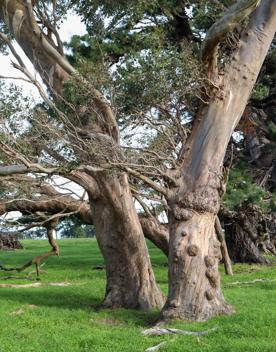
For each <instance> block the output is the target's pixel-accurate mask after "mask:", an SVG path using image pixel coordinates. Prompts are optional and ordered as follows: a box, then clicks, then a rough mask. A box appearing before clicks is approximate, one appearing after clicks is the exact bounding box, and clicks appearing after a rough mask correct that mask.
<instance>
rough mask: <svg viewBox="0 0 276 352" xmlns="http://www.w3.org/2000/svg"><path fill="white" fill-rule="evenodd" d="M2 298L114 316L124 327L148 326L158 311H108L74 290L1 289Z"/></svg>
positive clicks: (97, 300)
mask: <svg viewBox="0 0 276 352" xmlns="http://www.w3.org/2000/svg"><path fill="white" fill-rule="evenodd" d="M0 298H1V299H3V300H6V301H14V302H17V303H20V304H24V305H25V304H27V305H36V306H38V307H49V308H55V309H70V310H79V309H81V310H84V311H86V312H91V313H93V314H96V315H97V314H98V315H99V318H101V317H102V316H103V315H107V316H112V318H114V319H116V320H117V321H119V322H120V323H122V324H123V325H129V324H131V325H134V326H147V325H150V324H151V323H152V322H153V321H155V320H156V319H157V317H158V315H159V312H158V311H151V312H144V311H139V310H134V309H106V308H103V307H102V300H101V299H99V297H95V296H93V295H90V294H88V293H86V292H85V293H84V292H79V293H78V292H75V290H74V289H72V288H66V289H64V290H63V291H60V288H54V289H53V288H44V289H43V291H42V290H41V289H24V290H21V289H20V290H19V289H18V290H17V289H14V290H11V289H1V291H0Z"/></svg>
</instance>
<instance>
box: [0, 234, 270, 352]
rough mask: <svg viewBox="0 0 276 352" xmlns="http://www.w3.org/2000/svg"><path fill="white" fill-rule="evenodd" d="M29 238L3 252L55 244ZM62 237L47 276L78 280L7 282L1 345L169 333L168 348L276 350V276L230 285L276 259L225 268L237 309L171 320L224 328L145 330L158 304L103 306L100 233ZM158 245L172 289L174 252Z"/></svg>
mask: <svg viewBox="0 0 276 352" xmlns="http://www.w3.org/2000/svg"><path fill="white" fill-rule="evenodd" d="M23 243H24V246H25V249H24V250H22V251H17V252H15V253H13V252H0V262H1V263H4V264H5V265H15V264H22V263H24V261H26V260H27V259H30V258H32V256H35V255H36V254H38V253H41V252H43V251H45V250H48V248H49V247H48V244H47V241H27V240H26V241H23ZM59 244H60V247H61V251H62V255H61V257H60V258H56V257H52V258H49V259H48V260H47V263H46V265H45V266H44V267H43V269H44V270H45V271H47V273H45V274H43V276H42V282H43V283H47V282H65V281H66V282H70V283H71V285H70V286H68V287H51V286H43V287H39V288H30V289H15V288H12V289H10V288H9V289H8V288H0V352H19V351H20V352H31V351H35V352H44V351H45V352H46V351H47V352H78V351H83V352H85V351H93V352H94V351H95V352H96V351H97V352H98V351H99V352H107V351H108V352H113V351H114V352H117V351H118V352H119V351H120V352H122V351H123V352H128V351H129V352H140V351H141V352H142V351H145V350H146V349H147V348H148V347H152V346H155V345H157V344H159V343H160V342H162V341H168V342H167V344H166V345H165V346H164V347H163V348H162V349H161V351H164V352H166V351H167V352H168V351H174V352H176V351H181V352H185V351H189V352H191V351H195V352H197V351H203V352H204V351H206V352H207V351H210V352H211V351H212V352H222V351H223V352H230V351H231V352H242V351H244V352H253V351H254V352H257V351H258V352H273V351H276V281H271V282H269V281H267V282H258V283H255V284H254V285H251V286H229V287H227V283H229V282H232V281H251V280H254V279H258V278H265V279H271V280H272V279H276V267H275V265H274V266H270V267H260V266H256V265H252V266H250V265H235V266H234V272H235V275H234V277H225V275H224V274H223V275H222V276H223V277H222V286H223V291H224V294H225V296H226V298H227V300H228V302H230V303H231V304H232V305H233V306H234V307H235V309H236V313H235V314H233V315H231V316H221V317H217V318H214V319H212V320H210V321H208V322H205V323H192V324H190V323H183V322H175V323H173V324H171V327H176V328H180V329H185V330H193V331H196V330H206V329H209V328H213V327H217V331H215V332H212V333H210V334H209V335H207V336H204V337H200V338H197V337H194V336H179V335H177V336H166V337H164V336H163V337H142V336H141V331H142V329H143V328H145V326H146V325H147V324H148V323H149V322H150V321H151V320H153V319H154V318H155V317H157V315H158V312H152V313H150V314H148V313H143V312H138V311H134V310H123V309H120V310H109V309H101V307H100V303H101V300H102V298H103V295H104V288H105V273H104V270H100V271H99V270H93V269H92V268H93V267H94V266H97V265H98V266H99V265H102V264H103V259H102V257H101V255H100V253H99V250H98V247H97V244H96V241H95V240H94V239H78V240H77V239H76V240H75V239H73V240H61V241H59ZM150 253H151V257H152V262H153V266H154V270H155V274H156V277H157V281H158V282H159V284H160V286H161V287H162V289H163V290H164V291H165V292H166V291H167V268H166V258H165V256H164V255H162V253H161V252H160V251H159V250H158V249H156V248H154V247H153V246H150ZM30 270H33V268H32V269H30ZM30 270H29V271H30ZM221 272H222V273H223V268H222V267H221ZM12 275H17V274H14V273H13V274H12ZM20 275H24V273H21V274H20ZM4 276H7V273H4V272H1V271H0V283H17V284H18V283H30V281H27V280H14V279H13V280H12V279H10V280H3V278H4Z"/></svg>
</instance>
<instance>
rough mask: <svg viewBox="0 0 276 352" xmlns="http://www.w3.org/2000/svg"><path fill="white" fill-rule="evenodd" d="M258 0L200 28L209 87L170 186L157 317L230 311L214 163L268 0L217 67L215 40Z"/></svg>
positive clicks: (262, 29)
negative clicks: (165, 266)
mask: <svg viewBox="0 0 276 352" xmlns="http://www.w3.org/2000/svg"><path fill="white" fill-rule="evenodd" d="M258 3H259V2H258V1H240V2H238V4H237V5H234V6H233V7H232V8H230V9H229V11H228V13H226V15H225V16H224V17H223V18H222V19H221V20H220V21H219V22H218V23H215V24H214V25H213V27H211V29H210V31H209V33H208V34H207V36H206V42H205V45H204V47H203V48H204V49H203V52H202V55H203V61H204V62H206V63H207V74H208V76H209V77H210V79H211V80H212V81H213V84H214V85H215V86H216V87H217V88H215V90H213V91H210V92H209V101H208V104H206V105H203V106H202V108H201V109H200V110H199V112H198V114H197V118H196V121H195V123H194V127H193V130H192V134H191V136H190V138H189V140H188V142H187V143H186V146H185V149H184V150H183V155H182V160H181V162H182V169H181V177H180V179H179V187H178V188H176V189H174V190H172V191H171V196H170V199H169V206H170V209H171V210H170V218H169V221H170V253H169V296H168V300H167V302H166V305H165V307H164V309H163V312H162V315H163V317H164V318H181V319H187V320H206V319H208V318H210V317H212V316H214V315H217V314H225V313H229V312H231V311H232V309H231V307H230V306H229V305H228V304H227V303H226V302H225V300H224V297H223V295H222V293H221V289H220V276H219V272H218V261H219V260H220V257H219V253H218V248H219V243H218V241H217V239H216V237H215V231H214V222H215V218H216V214H217V213H218V211H219V207H220V196H221V195H222V194H223V186H224V183H225V180H224V175H223V169H222V166H223V159H224V156H225V153H226V147H227V144H228V141H229V139H230V137H231V135H232V132H233V130H234V128H235V126H236V124H237V123H238V121H239V119H240V117H241V115H242V113H243V111H244V109H245V107H246V104H247V100H248V98H249V96H250V94H251V91H252V89H253V86H254V83H255V81H256V79H257V77H258V73H259V71H260V69H261V66H262V63H263V61H264V59H265V56H266V53H267V51H268V49H269V46H270V44H271V41H272V39H273V38H274V34H275V29H276V3H275V2H274V1H262V2H261V3H260V5H259V6H258V7H257V9H256V10H255V11H254V13H253V14H252V16H251V18H250V21H249V24H248V26H247V27H246V28H245V30H243V32H242V34H241V36H240V39H239V43H238V48H237V50H235V51H234V53H233V54H232V55H231V57H229V58H228V59H227V62H225V63H224V67H222V68H221V67H219V64H218V45H219V43H220V42H221V40H223V39H224V38H225V36H226V35H227V33H229V31H230V30H232V29H233V26H234V27H235V26H236V24H237V23H238V21H240V17H239V14H240V13H239V11H237V9H239V4H241V5H242V8H244V7H245V8H246V9H247V10H249V12H248V11H247V12H246V15H248V14H249V13H251V11H253V10H254V9H255V7H256V5H258ZM230 19H231V25H229V20H230ZM232 24H233V26H232ZM206 48H208V50H207V49H206Z"/></svg>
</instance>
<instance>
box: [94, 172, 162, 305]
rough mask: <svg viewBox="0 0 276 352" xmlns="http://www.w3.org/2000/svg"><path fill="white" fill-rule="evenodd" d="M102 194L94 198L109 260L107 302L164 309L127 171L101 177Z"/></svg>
mask: <svg viewBox="0 0 276 352" xmlns="http://www.w3.org/2000/svg"><path fill="white" fill-rule="evenodd" d="M98 184H99V187H100V190H101V194H102V196H101V197H99V198H98V199H96V200H94V201H93V204H92V209H93V214H94V216H93V217H94V225H95V229H96V237H97V240H98V243H99V246H100V249H101V252H102V254H103V256H104V259H105V263H106V278H107V284H106V294H105V299H104V306H106V307H112V308H117V307H124V308H141V309H143V310H150V309H151V308H159V309H161V308H162V307H163V304H164V296H163V294H162V292H161V291H160V289H159V287H158V286H157V285H156V282H155V277H154V273H153V270H152V267H151V263H150V258H149V254H148V250H147V246H146V243H145V239H144V236H143V231H142V227H141V225H140V221H139V218H138V216H137V212H136V210H135V208H134V203H133V200H132V195H131V192H130V189H129V186H128V181H127V175H126V174H121V175H120V176H118V178H117V177H112V179H111V178H108V179H106V177H101V178H100V180H98Z"/></svg>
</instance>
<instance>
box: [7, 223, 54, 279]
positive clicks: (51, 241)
mask: <svg viewBox="0 0 276 352" xmlns="http://www.w3.org/2000/svg"><path fill="white" fill-rule="evenodd" d="M57 222H58V220H57V219H55V220H51V221H49V222H46V223H45V224H44V226H45V227H46V229H47V237H48V241H49V244H50V245H51V247H52V250H51V251H50V252H46V253H43V254H41V255H38V256H36V257H34V258H33V259H31V260H29V261H28V262H27V263H25V264H24V265H22V266H20V267H16V268H7V267H6V266H4V265H2V264H0V270H3V271H17V272H18V273H20V272H22V271H24V270H25V269H27V268H29V267H30V266H32V265H33V264H34V265H35V268H36V270H35V271H36V275H37V278H39V274H40V273H41V266H42V262H43V261H44V260H46V259H47V258H48V257H51V256H54V255H56V256H59V253H60V251H59V246H58V244H57V242H56V241H55V239H54V231H55V228H56V225H57Z"/></svg>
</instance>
